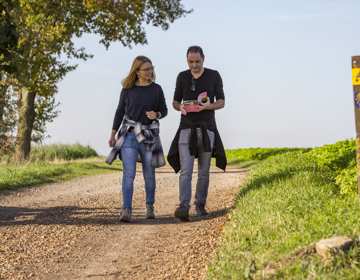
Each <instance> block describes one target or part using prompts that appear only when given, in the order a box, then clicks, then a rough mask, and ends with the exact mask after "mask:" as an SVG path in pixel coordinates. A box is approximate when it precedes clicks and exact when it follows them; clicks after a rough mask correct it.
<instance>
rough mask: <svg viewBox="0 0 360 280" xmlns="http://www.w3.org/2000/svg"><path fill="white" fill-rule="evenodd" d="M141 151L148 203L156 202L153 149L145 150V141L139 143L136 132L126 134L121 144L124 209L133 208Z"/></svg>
mask: <svg viewBox="0 0 360 280" xmlns="http://www.w3.org/2000/svg"><path fill="white" fill-rule="evenodd" d="M138 153H140V156H141V161H142V170H143V176H144V181H145V193H146V202H145V203H146V204H150V205H153V204H154V203H155V187H156V183H155V167H151V160H152V151H147V150H145V146H144V143H143V142H141V143H138V142H137V140H136V138H135V135H134V132H133V131H130V132H128V133H127V134H126V137H125V141H124V143H123V145H122V146H121V159H122V163H123V179H122V195H123V209H125V208H128V209H130V210H132V208H131V205H132V197H133V193H134V179H135V175H136V160H137V156H138Z"/></svg>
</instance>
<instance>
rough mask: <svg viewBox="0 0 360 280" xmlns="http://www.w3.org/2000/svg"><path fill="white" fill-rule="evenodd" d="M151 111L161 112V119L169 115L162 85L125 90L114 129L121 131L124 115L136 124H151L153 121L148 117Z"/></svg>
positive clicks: (122, 93)
mask: <svg viewBox="0 0 360 280" xmlns="http://www.w3.org/2000/svg"><path fill="white" fill-rule="evenodd" d="M149 111H154V112H160V113H161V118H164V117H166V115H167V112H168V109H167V106H166V102H165V97H164V92H163V90H162V88H161V86H160V85H158V84H156V83H152V84H150V85H148V86H136V85H134V86H133V87H132V88H130V89H126V88H123V89H122V90H121V94H120V100H119V105H118V107H117V109H116V112H115V117H114V122H113V128H112V129H113V130H116V131H117V130H119V127H120V125H121V122H122V120H123V117H124V115H127V116H128V117H129V119H130V120H133V121H135V122H141V123H142V124H146V125H147V124H150V123H151V122H152V120H150V119H149V118H148V117H147V116H146V112H149Z"/></svg>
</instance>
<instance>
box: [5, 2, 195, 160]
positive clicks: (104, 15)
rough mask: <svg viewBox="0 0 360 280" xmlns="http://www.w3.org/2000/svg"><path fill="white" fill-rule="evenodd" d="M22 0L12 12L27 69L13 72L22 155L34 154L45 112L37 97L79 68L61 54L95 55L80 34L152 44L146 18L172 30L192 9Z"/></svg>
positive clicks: (43, 96)
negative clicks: (79, 41)
mask: <svg viewBox="0 0 360 280" xmlns="http://www.w3.org/2000/svg"><path fill="white" fill-rule="evenodd" d="M0 1H1V0H0ZM19 3H20V4H19V8H18V9H14V10H12V12H11V13H10V16H12V18H14V19H17V20H16V22H15V24H16V26H17V30H18V33H19V43H18V52H17V54H18V55H17V57H16V58H14V59H13V61H14V62H15V63H16V65H17V66H18V69H21V71H16V72H15V73H13V74H11V75H12V78H13V79H14V80H15V81H16V86H17V87H18V88H19V91H18V99H19V109H18V128H17V148H16V150H17V156H18V158H19V159H26V158H28V157H29V153H30V141H31V135H32V132H33V128H34V123H35V120H36V118H37V117H39V116H37V115H36V108H37V106H36V101H37V100H42V101H44V100H51V98H49V96H50V97H51V96H54V94H55V93H56V91H57V83H58V82H59V81H60V80H61V79H63V78H64V76H65V75H66V74H67V73H68V72H70V71H73V70H75V69H76V66H77V65H69V64H68V63H67V62H63V61H61V55H63V54H65V55H66V56H67V57H68V58H78V59H83V60H86V59H88V58H91V57H92V55H90V54H87V53H86V52H85V49H84V48H80V49H76V48H75V46H74V43H73V37H74V36H77V37H81V36H82V34H84V33H95V34H99V35H100V36H101V40H100V43H102V44H103V45H104V46H105V47H106V48H108V47H109V45H110V44H111V42H115V41H120V42H121V43H122V44H123V45H124V46H129V47H131V45H132V44H146V43H147V40H146V33H145V29H144V27H143V24H144V23H146V24H152V25H153V26H158V27H161V28H162V29H163V30H167V29H168V28H169V25H170V23H172V22H173V21H174V20H176V19H178V18H180V17H182V16H185V15H186V14H187V13H190V12H191V11H186V10H184V8H183V5H182V4H181V3H180V0H87V1H86V0H85V1H84V0H64V1H62V0H42V1H38V0H37V1H35V0H20V1H19ZM37 97H40V98H37ZM46 104H49V103H45V104H43V105H42V108H43V109H44V108H45V107H46V106H45V105H46ZM44 106H45V107H44ZM51 106H53V104H52V105H51V103H50V107H51ZM45 111H46V110H45ZM43 112H44V110H43ZM47 112H48V113H51V110H50V112H49V111H47ZM50 115H51V114H50ZM50 115H49V114H48V116H50ZM50 118H51V117H50ZM38 123H41V122H38ZM42 123H44V122H42Z"/></svg>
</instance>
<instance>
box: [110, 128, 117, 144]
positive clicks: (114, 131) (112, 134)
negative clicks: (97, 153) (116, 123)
mask: <svg viewBox="0 0 360 280" xmlns="http://www.w3.org/2000/svg"><path fill="white" fill-rule="evenodd" d="M116 132H117V131H116V130H111V136H110V140H109V147H110V148H112V147H114V146H115V144H116V139H115V135H116Z"/></svg>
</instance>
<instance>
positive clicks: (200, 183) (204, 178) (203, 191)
mask: <svg viewBox="0 0 360 280" xmlns="http://www.w3.org/2000/svg"><path fill="white" fill-rule="evenodd" d="M196 132H197V137H198V143H197V145H198V179H197V184H196V193H195V202H194V204H195V205H197V204H205V203H206V198H207V195H208V189H209V179H210V162H211V155H212V152H204V150H203V144H202V133H201V130H200V129H196ZM207 132H208V135H209V138H210V146H211V149H212V148H213V147H214V140H215V133H214V132H212V131H210V130H208V131H207ZM190 133H191V129H190V128H188V129H182V130H181V131H180V136H179V154H180V165H181V171H180V178H179V194H180V195H179V200H180V206H183V207H186V208H187V209H190V199H191V180H192V174H193V169H194V159H195V156H191V155H190V150H189V144H190Z"/></svg>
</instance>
